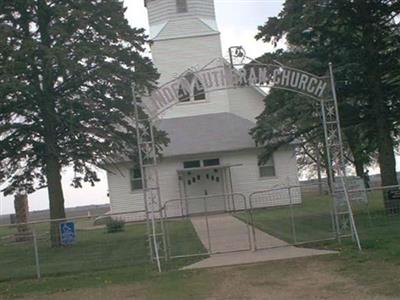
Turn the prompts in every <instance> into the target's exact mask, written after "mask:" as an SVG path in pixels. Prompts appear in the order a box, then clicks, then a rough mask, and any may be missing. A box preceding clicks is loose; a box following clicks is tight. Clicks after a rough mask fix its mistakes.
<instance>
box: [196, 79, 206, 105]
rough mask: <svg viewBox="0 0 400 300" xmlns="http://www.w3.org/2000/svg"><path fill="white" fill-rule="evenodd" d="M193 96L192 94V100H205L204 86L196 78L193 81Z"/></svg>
mask: <svg viewBox="0 0 400 300" xmlns="http://www.w3.org/2000/svg"><path fill="white" fill-rule="evenodd" d="M193 96H194V101H199V100H206V93H205V90H204V86H203V84H202V83H201V81H200V80H198V79H196V81H195V82H194V87H193Z"/></svg>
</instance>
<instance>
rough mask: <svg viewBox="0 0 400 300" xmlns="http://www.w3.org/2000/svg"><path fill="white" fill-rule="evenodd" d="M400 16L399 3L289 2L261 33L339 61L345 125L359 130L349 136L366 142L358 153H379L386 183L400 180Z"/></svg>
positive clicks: (379, 0)
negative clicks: (398, 153) (399, 154)
mask: <svg viewBox="0 0 400 300" xmlns="http://www.w3.org/2000/svg"><path fill="white" fill-rule="evenodd" d="M399 15H400V3H399V2H398V1H390V0H354V1H349V0H334V1H333V0H324V1H320V0H286V2H285V4H284V8H283V10H282V12H281V13H280V15H279V16H278V17H274V18H270V19H269V20H268V21H267V22H266V24H265V25H264V26H260V27H259V34H258V35H257V38H258V39H263V40H264V41H266V42H274V43H276V42H278V41H279V40H281V39H283V38H286V39H287V42H288V44H289V51H291V52H295V53H296V52H297V53H301V54H302V55H303V56H306V57H309V58H312V59H313V60H315V61H318V62H320V63H321V64H322V65H327V63H328V62H330V61H332V62H334V64H335V75H336V80H337V82H338V86H337V88H338V93H339V97H340V99H339V100H340V103H339V105H340V111H341V114H342V116H341V118H342V124H343V127H345V128H346V127H347V128H351V127H353V128H354V130H356V135H354V134H347V137H348V139H349V140H350V139H351V141H350V143H349V145H364V146H365V149H364V150H361V151H354V153H353V154H356V155H357V154H360V153H361V154H363V155H364V154H366V152H365V151H367V152H369V153H367V156H368V155H371V154H372V153H373V152H374V151H376V152H377V153H378V163H379V166H380V169H381V178H382V184H383V185H385V186H390V185H396V184H398V182H397V178H396V162H395V152H394V148H395V147H396V143H397V142H398V136H399V117H398V116H399V115H400V111H399V106H400V97H399V96H400V93H399V86H400V80H399V79H400V77H399V73H400V60H399V57H400V30H399V23H398V19H399ZM317 74H321V73H317ZM346 106H347V107H346ZM346 111H347V112H346ZM345 132H346V131H345ZM356 137H357V138H358V139H359V141H362V142H361V143H358V142H357V140H356V141H354V138H356ZM389 205H390V204H389V203H388V202H387V201H386V207H388V206H389ZM394 211H397V212H398V211H399V207H398V205H396V206H395V208H394Z"/></svg>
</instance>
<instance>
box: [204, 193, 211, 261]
mask: <svg viewBox="0 0 400 300" xmlns="http://www.w3.org/2000/svg"><path fill="white" fill-rule="evenodd" d="M203 201H204V214H205V216H206V230H207V240H208V252H209V253H210V254H211V251H212V250H211V235H210V225H209V223H208V208H207V198H206V197H204V198H203Z"/></svg>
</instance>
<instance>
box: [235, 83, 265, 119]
mask: <svg viewBox="0 0 400 300" xmlns="http://www.w3.org/2000/svg"><path fill="white" fill-rule="evenodd" d="M228 97H229V111H230V112H231V113H233V114H235V115H238V116H240V117H242V118H245V119H248V120H250V121H253V122H255V121H256V118H257V117H258V116H259V115H260V114H261V113H262V112H263V111H264V108H265V105H264V98H265V95H264V94H263V93H262V92H260V91H259V90H257V89H255V88H253V87H248V88H240V89H231V90H228Z"/></svg>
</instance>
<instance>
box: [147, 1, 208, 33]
mask: <svg viewBox="0 0 400 300" xmlns="http://www.w3.org/2000/svg"><path fill="white" fill-rule="evenodd" d="M187 6H188V12H187V13H183V14H178V13H177V9H176V0H148V1H147V11H148V16H149V23H150V27H151V26H152V25H154V24H159V23H164V22H166V21H168V20H170V19H173V18H177V17H182V16H199V17H202V18H206V19H215V9H214V1H213V0H187Z"/></svg>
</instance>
